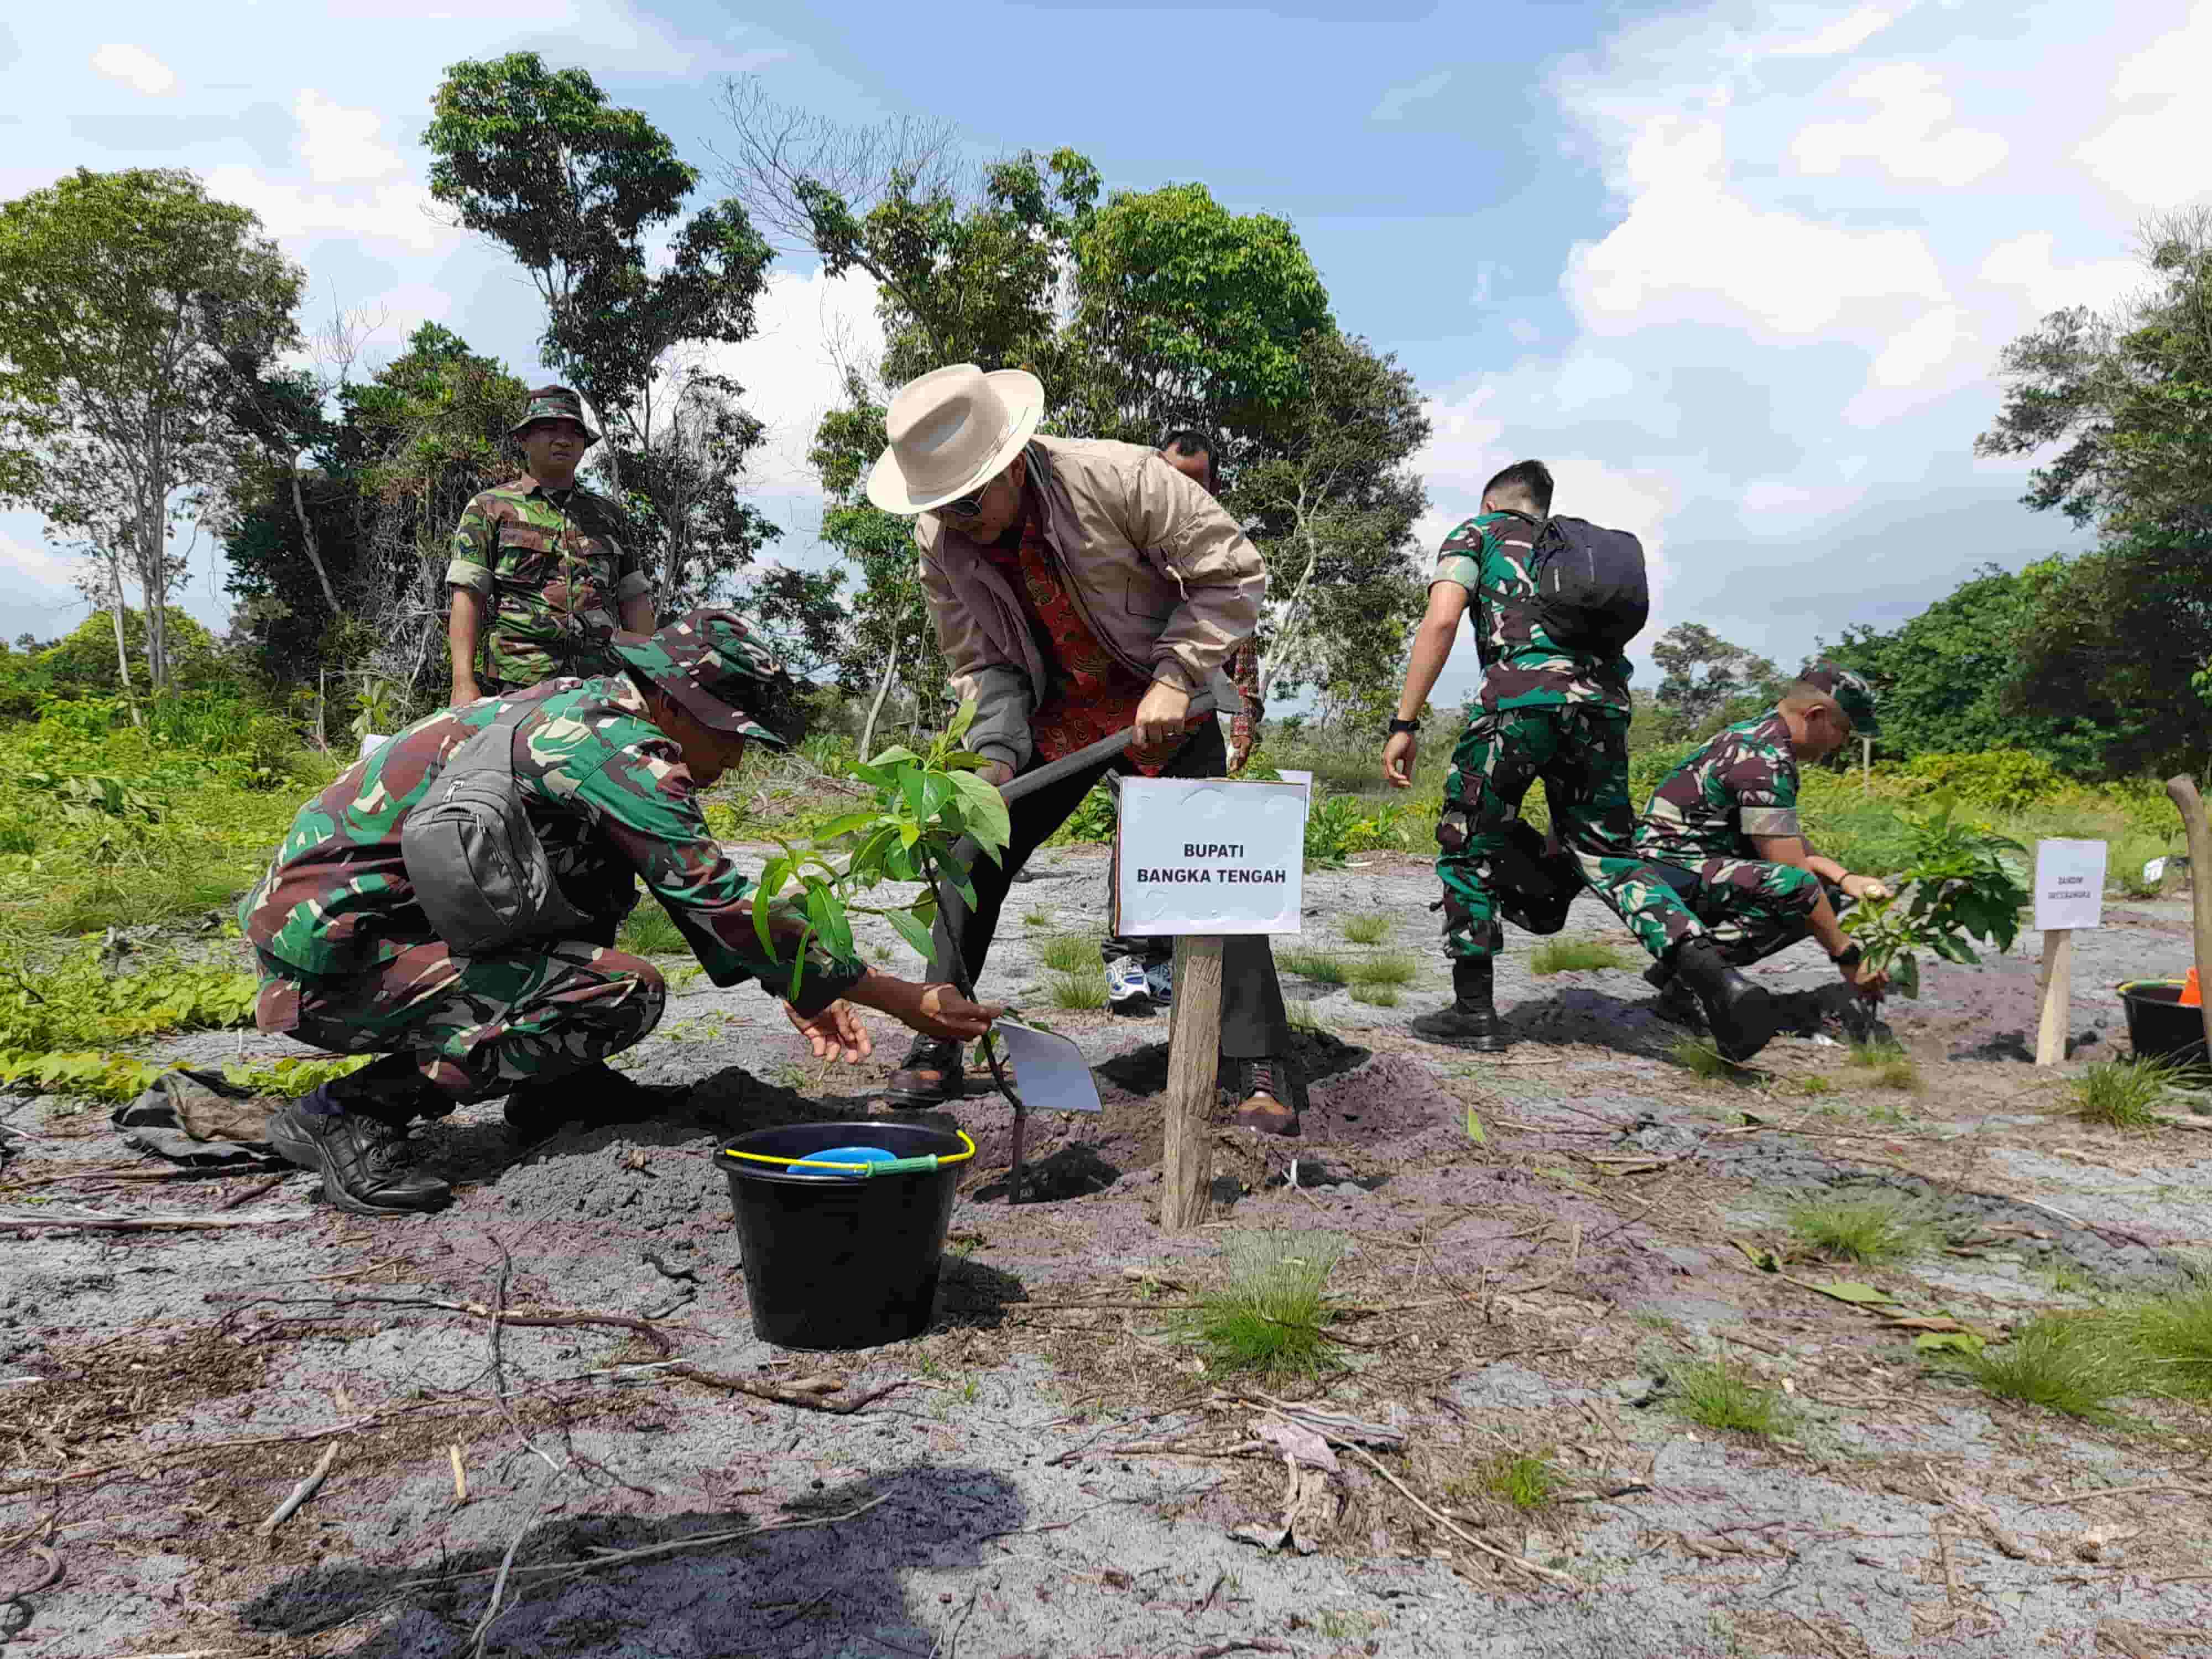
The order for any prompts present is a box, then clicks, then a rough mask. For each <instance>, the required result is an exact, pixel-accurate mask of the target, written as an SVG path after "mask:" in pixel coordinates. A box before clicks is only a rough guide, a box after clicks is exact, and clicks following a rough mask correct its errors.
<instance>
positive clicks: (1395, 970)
mask: <svg viewBox="0 0 2212 1659" xmlns="http://www.w3.org/2000/svg"><path fill="white" fill-rule="evenodd" d="M1346 972H1348V973H1349V974H1350V975H1351V976H1352V983H1353V984H1354V985H1411V984H1412V983H1413V981H1414V980H1415V979H1417V978H1419V975H1420V972H1421V964H1420V962H1419V958H1417V957H1415V956H1414V955H1413V952H1412V951H1385V952H1384V953H1383V954H1382V955H1381V956H1374V957H1362V958H1361V959H1360V960H1358V961H1357V962H1355V963H1352V964H1351V966H1350V967H1349V968H1348V969H1346Z"/></svg>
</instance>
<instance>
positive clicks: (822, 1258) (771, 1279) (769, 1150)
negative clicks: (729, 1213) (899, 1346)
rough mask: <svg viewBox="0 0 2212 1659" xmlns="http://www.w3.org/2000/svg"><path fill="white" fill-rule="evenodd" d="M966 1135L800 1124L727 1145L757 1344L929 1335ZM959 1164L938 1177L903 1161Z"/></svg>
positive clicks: (901, 1126)
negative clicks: (835, 1165) (864, 1152)
mask: <svg viewBox="0 0 2212 1659" xmlns="http://www.w3.org/2000/svg"><path fill="white" fill-rule="evenodd" d="M842 1146H866V1147H873V1148H877V1149H878V1150H880V1151H883V1152H889V1153H890V1154H891V1155H892V1156H893V1157H894V1158H897V1159H899V1160H901V1163H900V1164H892V1165H879V1166H878V1168H880V1169H883V1170H885V1171H886V1172H885V1173H881V1174H873V1175H867V1176H860V1175H856V1174H854V1173H850V1172H848V1171H843V1170H808V1169H805V1168H804V1167H801V1168H792V1167H789V1166H787V1165H786V1164H783V1163H781V1162H774V1163H756V1162H753V1161H752V1158H770V1159H777V1160H781V1159H787V1158H811V1157H812V1156H814V1155H815V1154H817V1153H819V1152H827V1151H829V1150H830V1149H832V1148H834V1147H842ZM747 1153H750V1154H751V1155H752V1158H746V1157H744V1156H740V1155H741V1154H747ZM974 1153H975V1143H974V1142H973V1141H971V1140H969V1139H966V1138H965V1137H964V1136H962V1135H957V1134H954V1133H950V1132H949V1131H946V1130H944V1129H933V1128H930V1127H927V1126H925V1125H922V1124H917V1123H888V1122H868V1123H805V1124H793V1125H791V1126H790V1127H787V1128H781V1129H756V1130H754V1131H753V1132H752V1133H750V1134H744V1135H739V1136H738V1138H737V1139H734V1140H730V1141H726V1142H725V1143H724V1144H723V1146H722V1148H721V1150H720V1152H717V1153H716V1154H715V1158H714V1161H715V1162H716V1163H717V1164H720V1166H721V1169H722V1173H723V1174H724V1175H725V1176H728V1177H729V1182H730V1204H731V1207H732V1209H733V1210H735V1211H736V1212H737V1218H738V1245H739V1248H740V1249H743V1251H744V1265H745V1293H746V1296H747V1297H748V1298H749V1299H750V1302H751V1304H752V1311H753V1334H755V1335H757V1336H758V1337H760V1338H761V1339H762V1340H764V1341H768V1342H773V1343H775V1345H776V1346H778V1347H783V1348H872V1347H875V1346H878V1345H879V1344H881V1343H885V1342H904V1341H906V1340H908V1339H909V1338H912V1337H917V1336H920V1335H921V1334H922V1333H923V1332H924V1331H926V1330H927V1329H928V1328H929V1317H930V1313H931V1310H932V1309H933V1306H934V1304H935V1303H936V1300H937V1274H938V1269H939V1264H940V1263H941V1262H942V1261H943V1259H944V1255H945V1228H946V1227H947V1226H948V1225H950V1223H951V1219H952V1199H953V1194H954V1190H955V1188H957V1185H958V1183H959V1178H960V1162H958V1161H957V1160H964V1159H965V1158H969V1157H972V1156H974ZM921 1158H940V1159H947V1160H956V1161H952V1162H949V1163H946V1164H939V1165H938V1166H937V1167H935V1168H927V1167H924V1168H920V1169H915V1168H908V1167H904V1164H905V1160H908V1159H921Z"/></svg>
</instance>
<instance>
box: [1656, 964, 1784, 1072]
mask: <svg viewBox="0 0 2212 1659" xmlns="http://www.w3.org/2000/svg"><path fill="white" fill-rule="evenodd" d="M1667 965H1668V967H1669V968H1671V969H1674V979H1675V981H1676V982H1677V983H1679V984H1680V986H1681V987H1683V988H1684V989H1685V990H1686V991H1688V992H1689V994H1691V995H1692V997H1694V998H1696V999H1697V1004H1698V1008H1699V1012H1701V1013H1703V1014H1704V1015H1705V1027H1706V1029H1707V1030H1710V1031H1711V1033H1712V1034H1713V1046H1714V1047H1715V1048H1718V1049H1719V1050H1720V1051H1721V1054H1722V1056H1723V1058H1724V1059H1727V1060H1749V1059H1750V1058H1751V1057H1752V1056H1753V1054H1757V1053H1758V1052H1759V1050H1760V1049H1761V1048H1765V1046H1766V1045H1767V1044H1768V1043H1769V1042H1772V1041H1773V1040H1774V1002H1773V999H1772V998H1771V997H1769V996H1768V995H1767V994H1766V993H1765V992H1764V991H1762V990H1760V989H1759V987H1757V986H1756V985H1753V983H1752V982H1751V981H1749V980H1747V979H1746V978H1745V977H1744V976H1743V975H1741V974H1740V973H1738V972H1737V971H1736V970H1735V969H1733V968H1731V967H1729V965H1728V963H1725V962H1723V960H1722V959H1721V951H1720V946H1719V945H1716V944H1714V943H1713V940H1712V938H1711V935H1710V934H1705V933H1700V934H1698V935H1697V936H1696V937H1694V938H1692V939H1684V940H1683V941H1682V942H1681V944H1680V945H1676V946H1675V947H1674V952H1673V954H1672V955H1670V956H1669V957H1668V958H1667Z"/></svg>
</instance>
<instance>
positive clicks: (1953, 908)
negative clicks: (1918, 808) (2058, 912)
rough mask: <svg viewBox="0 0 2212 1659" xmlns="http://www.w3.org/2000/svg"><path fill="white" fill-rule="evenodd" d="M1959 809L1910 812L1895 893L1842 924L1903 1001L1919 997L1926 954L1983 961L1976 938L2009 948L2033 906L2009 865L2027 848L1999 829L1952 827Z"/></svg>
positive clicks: (1856, 910) (1866, 903)
mask: <svg viewBox="0 0 2212 1659" xmlns="http://www.w3.org/2000/svg"><path fill="white" fill-rule="evenodd" d="M1953 811H1954V808H1953V807H1952V806H1951V805H1949V804H1948V803H1947V804H1946V805H1943V806H1942V808H1941V809H1940V810H1939V811H1935V812H1932V813H1928V814H1924V815H1918V816H1916V815H1913V814H1910V813H1908V814H1906V815H1905V842H1906V846H1907V848H1908V856H1909V858H1910V860H1911V862H1910V863H1909V864H1908V865H1907V866H1906V867H1905V870H1904V871H1903V872H1900V873H1899V875H1898V877H1897V878H1896V879H1895V880H1894V881H1893V882H1892V883H1890V884H1889V885H1890V887H1891V889H1892V892H1891V896H1889V897H1887V898H1877V899H1862V900H1860V901H1859V902H1858V903H1857V905H1856V906H1854V907H1853V908H1852V909H1851V912H1850V915H1846V916H1845V917H1844V921H1843V928H1844V932H1845V933H1849V934H1850V935H1851V937H1852V938H1853V939H1854V940H1856V941H1857V945H1858V946H1859V949H1860V951H1862V952H1863V953H1864V961H1865V963H1866V965H1867V966H1868V967H1869V968H1871V969H1875V970H1876V971H1877V972H1881V973H1886V974H1887V975H1889V982H1890V983H1891V984H1892V985H1893V986H1894V987H1897V989H1898V991H1899V994H1902V995H1905V996H1908V997H1917V996H1918V995H1919V994H1920V952H1921V951H1931V952H1933V953H1934V954H1935V955H1936V956H1939V957H1942V958H1943V959H1944V960H1945V961H1946V962H1956V963H1968V964H1971V963H1978V962H1979V961H1980V960H1981V957H1979V956H1978V955H1977V954H1976V953H1975V951H1974V948H1973V946H1972V945H1971V944H1969V943H1968V940H1970V939H1981V940H1984V941H1985V942H1986V943H1989V944H1991V945H1996V948H1997V949H1998V950H1999V951H2006V950H2008V949H2010V948H2011V945H2012V941H2013V938H2014V936H2015V934H2016V933H2018V932H2019V931H2020V910H2021V906H2022V905H2024V904H2026V903H2027V902H2028V892H2027V888H2026V887H2024V886H2022V885H2021V883H2020V881H2019V879H2018V878H2016V877H2015V876H2014V874H2013V872H2012V871H2011V869H2010V867H2009V866H2007V864H2006V863H2005V860H2004V855H2005V854H2008V853H2010V854H2016V855H2020V856H2023V857H2024V856H2025V855H2026V853H2027V849H2026V848H2023V847H2022V846H2021V844H2020V843H2019V842H2016V841H2013V840H2010V839H2009V838H2008V837H2006V836H2000V835H1998V834H1996V832H1995V831H1994V830H1991V829H1985V828H1984V827H1982V826H1980V825H1978V824H1973V823H1956V822H1954V820H1953V817H1952V813H1953Z"/></svg>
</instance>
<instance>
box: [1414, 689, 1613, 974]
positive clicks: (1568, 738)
mask: <svg viewBox="0 0 2212 1659" xmlns="http://www.w3.org/2000/svg"><path fill="white" fill-rule="evenodd" d="M1539 778H1541V779H1542V780H1543V782H1544V799H1546V801H1547V802H1548V803H1549V805H1550V806H1551V811H1552V829H1553V833H1554V834H1556V835H1557V836H1559V842H1560V844H1561V845H1562V846H1564V847H1565V848H1569V849H1570V850H1571V851H1572V852H1573V854H1575V857H1576V860H1577V862H1578V863H1580V865H1581V866H1582V869H1583V877H1584V878H1585V879H1587V880H1588V881H1589V884H1590V886H1591V887H1592V889H1593V890H1595V891H1596V893H1597V895H1598V896H1599V897H1600V898H1602V899H1604V900H1605V901H1606V902H1607V903H1608V904H1611V903H1613V899H1612V897H1611V896H1610V894H1609V893H1608V892H1607V884H1606V882H1605V880H1604V878H1603V876H1602V873H1601V872H1602V868H1603V866H1604V864H1606V863H1607V862H1612V861H1616V860H1621V859H1623V858H1625V857H1626V854H1627V852H1628V845H1629V837H1630V836H1631V835H1632V833H1633V832H1634V829H1635V828H1636V818H1635V815H1634V814H1633V813H1632V811H1630V810H1629V805H1628V721H1627V720H1626V718H1625V717H1624V716H1622V715H1620V714H1617V713H1613V712H1612V711H1610V710H1607V709H1602V708H1590V707H1588V706H1581V705H1575V704H1563V705H1559V706H1558V707H1553V708H1510V709H1505V710H1502V711H1497V712H1492V713H1486V714H1482V715H1480V716H1479V717H1477V719H1476V720H1474V723H1473V724H1472V725H1470V726H1468V728H1467V731H1466V732H1464V733H1463V734H1462V736H1461V738H1460V740H1459V745H1458V747H1456V748H1455V749H1454V750H1452V764H1451V773H1450V775H1449V776H1448V777H1447V778H1446V779H1445V780H1444V810H1443V817H1440V818H1438V819H1437V846H1438V848H1441V849H1442V850H1441V851H1440V852H1439V853H1438V854H1437V876H1438V878H1441V879H1442V881H1443V886H1444V954H1445V955H1446V956H1449V957H1455V958H1456V957H1493V956H1496V955H1497V954H1498V951H1499V950H1500V949H1501V948H1502V947H1503V946H1504V943H1505V930H1504V927H1503V926H1502V925H1501V924H1500V923H1499V921H1498V899H1497V896H1496V894H1495V893H1494V891H1493V890H1492V885H1491V883H1492V876H1491V872H1490V865H1491V861H1492V860H1493V859H1494V858H1496V856H1497V855H1498V854H1499V853H1501V852H1503V851H1504V849H1505V847H1506V844H1507V839H1506V836H1505V834H1504V830H1505V827H1506V826H1507V825H1508V824H1510V823H1512V822H1513V821H1514V820H1515V819H1516V818H1517V817H1520V816H1521V802H1522V798H1523V797H1524V796H1526V795H1527V794H1528V788H1529V786H1530V785H1531V784H1533V783H1534V782H1535V781H1537V780H1538V779H1539ZM1614 908H1616V909H1618V908H1620V907H1619V906H1618V905H1614Z"/></svg>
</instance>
